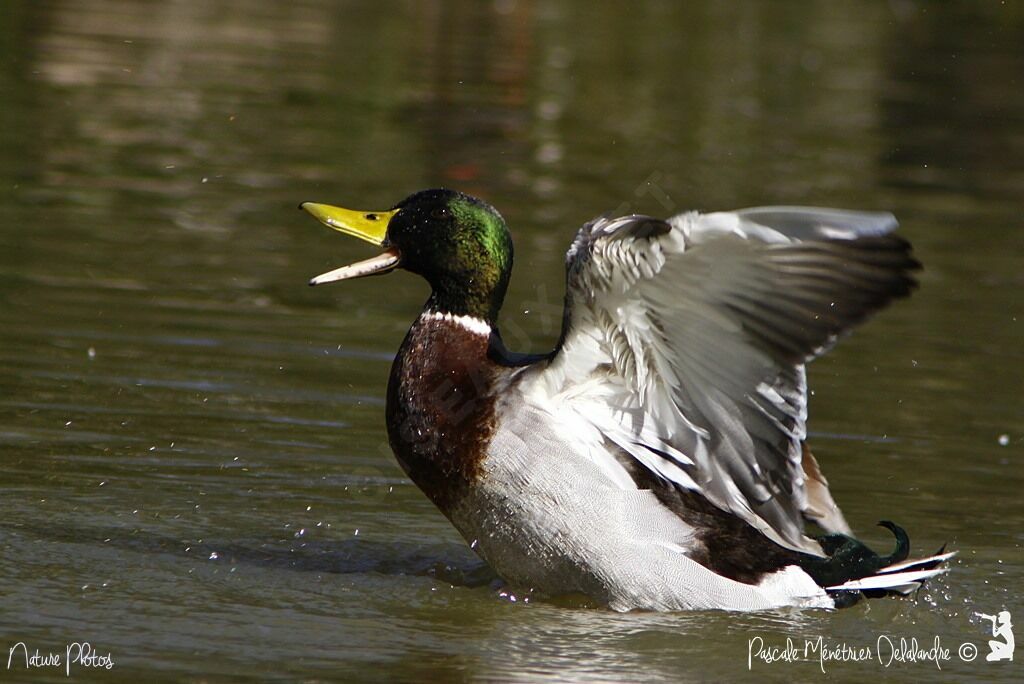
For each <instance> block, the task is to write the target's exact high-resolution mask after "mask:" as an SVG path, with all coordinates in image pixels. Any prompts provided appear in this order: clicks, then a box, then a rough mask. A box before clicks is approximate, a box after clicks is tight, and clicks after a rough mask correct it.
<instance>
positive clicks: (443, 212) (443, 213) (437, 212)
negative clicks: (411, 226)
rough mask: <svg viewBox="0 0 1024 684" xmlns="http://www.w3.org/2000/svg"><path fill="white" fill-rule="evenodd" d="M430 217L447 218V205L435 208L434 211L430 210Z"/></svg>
mask: <svg viewBox="0 0 1024 684" xmlns="http://www.w3.org/2000/svg"><path fill="white" fill-rule="evenodd" d="M430 218H435V219H446V218H448V208H447V207H438V208H437V209H434V210H433V211H432V212H430Z"/></svg>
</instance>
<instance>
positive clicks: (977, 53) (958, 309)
mask: <svg viewBox="0 0 1024 684" xmlns="http://www.w3.org/2000/svg"><path fill="white" fill-rule="evenodd" d="M1022 75H1024V11H1022V7H1021V6H1020V5H1019V4H1015V3H1007V4H1006V5H1002V4H997V3H961V4H953V5H940V4H936V3H925V4H919V3H916V2H910V1H908V0H901V1H900V2H892V3H874V4H867V3H864V4H861V3H857V4H838V3H826V2H822V3H812V4H797V3H787V4H781V3H779V4H772V5H768V4H760V3H740V4H725V3H714V2H689V3H685V4H683V3H678V4H676V3H654V4H649V5H648V4H644V5H626V4H624V3H623V4H594V3H589V2H567V3H554V4H551V3H543V4H541V3H538V4H532V3H524V2H511V1H505V0H501V1H499V2H494V3H477V2H468V1H467V2H462V3H458V2H456V3H426V2H424V3H419V2H406V3H380V4H377V5H374V4H369V3H345V4H335V3H330V2H326V1H323V2H322V1H319V0H310V1H306V2H301V3H275V2H258V1H256V0H253V1H241V2H231V3H224V4H218V3H200V2H162V3H128V2H125V3H121V2H112V1H109V0H97V1H92V2H89V3H80V2H40V3H37V2H28V1H26V2H6V3H4V4H3V7H2V8H0V656H2V658H0V679H2V680H3V681H8V680H10V681H42V680H51V681H58V680H59V681H67V678H66V677H65V676H64V672H63V670H57V669H56V668H42V667H41V668H33V669H32V670H26V669H25V668H24V664H23V662H21V664H20V665H19V661H18V660H17V658H16V659H15V661H14V663H13V664H12V666H11V668H10V669H8V668H6V667H5V666H6V665H7V659H8V658H7V656H8V655H9V649H10V648H12V647H13V646H14V645H15V644H16V643H18V642H24V643H25V644H26V645H27V647H28V648H29V649H30V650H33V651H34V650H35V649H39V651H40V652H41V653H43V654H45V653H47V652H58V653H61V654H64V650H65V647H66V645H67V644H69V643H73V642H81V641H89V642H90V643H91V644H92V645H93V647H94V648H95V649H96V650H97V651H98V652H100V653H102V654H107V653H109V654H110V655H111V657H112V658H113V660H114V664H115V665H114V667H113V669H111V670H109V671H106V670H104V671H95V670H86V669H84V668H77V669H73V670H72V677H73V678H75V679H78V680H84V679H87V678H88V679H89V680H95V679H117V680H122V681H136V680H138V679H139V677H141V676H143V675H145V676H146V677H148V678H149V679H151V680H162V679H200V680H205V681H220V680H222V679H227V678H232V677H242V678H245V677H267V678H277V679H280V680H284V681H290V680H300V679H301V680H306V681H317V680H335V679H340V680H355V679H391V680H408V681H447V680H460V681H461V680H471V681H478V680H484V681H507V680H537V681H637V680H641V681H700V680H706V679H712V680H727V681H742V680H751V681H755V680H756V681H764V680H765V679H769V680H771V679H788V680H794V679H795V680H817V679H820V678H822V677H823V676H824V675H822V674H821V672H820V670H819V666H818V664H817V663H808V662H804V663H786V662H780V663H774V664H770V665H769V664H764V663H759V662H758V661H756V660H755V662H754V663H753V666H752V669H751V670H749V671H748V667H747V654H748V646H749V644H750V641H751V640H752V639H756V638H758V637H760V638H762V639H763V640H764V641H765V642H766V644H767V645H774V646H782V645H784V643H785V639H786V638H787V637H792V638H793V639H794V640H796V641H797V643H798V644H800V645H801V646H802V644H803V640H804V639H805V638H809V639H814V638H817V637H818V636H821V637H823V639H824V641H825V642H826V643H827V644H831V645H832V646H837V645H839V644H841V643H846V644H848V645H850V646H852V647H858V648H860V647H865V646H870V647H872V649H875V647H876V644H877V641H876V640H877V638H878V637H879V635H888V636H890V637H892V638H894V640H896V641H898V639H899V638H900V637H905V638H907V639H910V638H912V637H916V638H917V639H918V640H919V641H920V642H921V643H922V644H924V645H926V646H929V647H930V646H931V644H932V642H933V641H934V639H935V637H936V636H938V637H939V638H940V639H941V642H942V645H943V647H944V648H948V649H950V653H949V655H950V660H948V661H944V662H943V663H942V669H941V671H940V670H937V669H936V667H935V665H934V664H933V663H930V662H929V663H916V664H915V663H910V664H897V663H894V664H892V665H891V666H890V667H888V668H886V667H883V666H882V665H880V664H879V663H878V662H877V661H871V662H832V663H828V664H826V669H827V671H828V675H829V676H830V678H838V679H841V680H853V681H862V680H865V679H867V678H869V677H872V678H874V677H885V678H894V679H903V680H908V681H910V680H913V681H919V680H920V679H923V678H941V679H943V680H965V681H973V680H993V681H1020V680H1021V678H1022V670H1021V665H1020V663H1019V661H1020V660H1021V659H1022V658H1024V655H1022V654H1020V653H1018V658H1017V661H1018V662H1015V663H1007V662H1001V663H988V662H985V658H984V656H985V654H986V653H987V652H988V648H987V645H986V642H987V640H988V638H989V636H988V634H987V633H986V628H987V624H986V623H984V622H983V621H981V620H980V619H979V618H977V617H975V616H974V615H973V614H974V613H975V612H985V613H991V614H994V613H996V612H998V611H999V610H1001V609H1007V610H1010V611H1011V612H1012V613H1013V615H1014V617H1015V618H1016V619H1017V621H1018V622H1019V623H1020V624H1024V601H1022V600H1021V596H1020V593H1019V590H1020V587H1021V586H1022V580H1024V554H1022V552H1021V546H1022V543H1024V531H1022V527H1024V504H1022V503H1021V496H1020V493H1021V490H1022V486H1024V467H1022V463H1021V459H1022V455H1024V303H1022V293H1024V268H1022V267H1024V201H1022V197H1024V78H1022ZM437 185H448V186H452V187H457V188H459V189H461V190H464V191H467V192H470V193H474V194H479V195H481V196H483V197H485V198H487V199H488V200H489V201H491V202H492V203H493V204H495V205H496V206H497V207H498V208H499V209H500V210H501V211H502V213H503V214H504V216H505V218H506V219H507V220H508V222H509V224H510V226H511V227H512V231H513V234H514V238H515V242H516V248H517V257H516V264H517V267H516V270H515V273H514V276H513V282H512V287H511V291H510V294H509V298H508V300H507V303H506V307H505V310H504V312H503V317H502V327H503V332H504V336H505V338H506V341H507V342H508V343H509V345H510V346H512V347H513V348H517V349H519V350H523V351H526V350H532V351H544V350H547V349H549V348H550V347H551V345H552V344H553V343H554V341H555V339H556V337H557V327H558V325H559V323H560V316H561V304H560V302H561V297H562V290H561V283H562V278H563V275H562V269H563V266H562V262H563V254H564V251H565V249H566V247H567V246H568V244H569V241H570V240H571V238H572V235H573V234H574V231H575V229H576V228H577V227H578V226H579V225H580V224H581V223H583V222H584V221H586V220H588V219H590V218H592V217H593V216H594V215H596V214H599V213H603V212H606V211H613V210H620V211H624V210H638V211H644V212H648V213H653V214H658V215H669V214H672V213H675V212H679V211H682V210H684V209H689V208H695V209H729V208H736V207H741V206H748V205H756V204H818V205H833V206H844V207H851V208H863V209H888V210H891V211H893V212H895V213H896V215H897V216H898V217H899V218H900V220H901V222H902V228H901V230H902V233H903V235H905V236H906V237H908V238H909V239H911V240H912V241H913V242H914V244H915V246H916V251H917V255H918V257H919V258H920V259H921V261H922V262H923V263H924V264H925V270H924V271H923V273H922V274H921V288H920V290H919V291H918V292H917V293H916V294H915V295H914V296H913V297H912V298H911V299H910V300H908V301H904V302H900V303H898V304H897V305H896V306H895V307H893V308H892V309H891V310H889V311H886V312H885V313H884V314H882V315H880V316H879V317H877V318H876V319H874V320H873V321H871V322H870V323H869V324H868V325H867V326H866V327H864V328H863V329H861V330H860V331H858V333H857V334H856V335H854V336H853V337H852V338H850V339H848V340H846V341H845V342H844V343H843V344H841V345H840V346H839V347H838V349H837V350H836V351H835V352H833V353H832V354H830V355H829V356H828V357H826V358H824V359H822V360H820V361H818V362H816V363H815V364H814V365H813V366H812V368H811V373H810V375H811V387H812V390H813V391H814V396H813V398H812V404H811V420H810V428H811V430H812V431H813V441H812V444H813V445H814V448H815V453H816V454H817V456H818V459H819V461H820V462H821V463H822V466H823V468H824V469H825V472H826V474H827V475H828V476H829V479H830V481H831V483H832V490H833V493H834V494H835V496H836V498H837V500H838V501H839V503H840V504H841V505H842V506H843V508H844V510H845V512H846V516H847V518H848V519H849V520H850V522H851V524H852V525H853V526H854V528H855V529H856V530H857V532H858V533H859V534H861V535H862V536H863V538H864V539H866V540H867V541H868V542H869V543H872V544H876V545H878V546H879V547H885V546H887V545H888V544H889V543H890V540H889V539H888V538H887V537H888V535H887V533H886V532H884V530H880V529H879V528H875V527H874V523H875V521H877V520H878V519H881V518H886V519H892V520H896V521H898V522H899V523H901V524H902V525H904V526H905V527H906V528H907V529H908V530H909V531H910V533H911V536H912V539H913V540H914V543H915V550H916V551H921V552H926V551H931V550H933V549H935V548H937V547H939V546H941V545H942V544H943V543H949V544H950V547H951V548H955V549H957V550H959V551H960V556H959V558H958V560H957V561H956V562H955V563H953V570H952V572H951V573H950V574H949V575H948V576H946V577H944V578H942V579H940V580H939V581H936V582H933V583H932V584H931V585H930V586H928V587H927V588H926V589H925V590H924V591H922V592H921V593H920V594H918V595H917V596H916V597H915V598H913V599H909V600H901V601H897V600H891V601H874V602H870V603H865V604H861V605H859V606H857V607H855V608H852V609H849V610H845V611H841V612H835V613H825V612H805V613H795V612H793V613H790V612H783V613H771V614H761V615H732V614H721V613H710V614H665V615H658V614H626V615H620V614H614V613H610V612H607V611H604V610H597V609H590V608H585V607H572V606H565V605H560V604H552V603H546V602H538V601H532V602H529V603H526V602H524V601H523V600H522V597H520V598H519V600H516V601H512V600H511V598H510V597H508V596H503V595H502V592H501V591H500V590H499V589H498V588H496V585H494V584H493V583H492V580H493V579H494V578H493V577H491V576H490V575H489V573H488V572H487V570H486V568H484V567H482V565H481V563H480V562H479V561H478V560H476V558H475V556H474V555H473V554H472V552H471V551H469V550H468V549H467V548H466V547H465V545H464V544H463V543H462V541H461V539H460V538H459V537H458V536H457V535H456V533H455V532H454V531H453V530H452V528H451V527H450V526H449V525H448V523H447V522H446V521H445V519H444V518H443V517H442V516H441V515H440V514H439V513H437V512H436V511H435V510H434V509H433V507H432V506H431V505H430V503H429V502H428V501H427V500H426V499H425V498H424V497H423V496H422V495H421V494H420V493H419V491H418V490H417V489H416V488H415V487H414V486H412V485H411V484H410V483H409V482H407V481H406V479H405V477H404V476H403V474H402V473H401V471H400V470H399V468H398V467H397V465H396V464H395V463H394V461H393V459H392V457H391V456H390V453H389V451H388V448H387V444H386V439H385V435H384V427H383V397H384V388H385V382H386V379H387V374H388V369H389V365H390V360H391V355H392V354H393V353H394V350H395V349H397V347H398V344H399V343H400V341H401V339H402V336H403V335H404V332H405V329H406V328H407V326H408V324H409V323H410V322H411V321H412V319H413V318H414V317H415V315H416V314H417V313H418V311H419V307H420V305H421V303H422V301H423V300H424V298H425V296H426V289H425V285H424V284H423V283H422V282H419V281H418V280H416V279H415V278H414V277H413V276H410V275H408V274H398V275H392V276H389V277H387V278H386V279H385V278H377V279H369V280H367V281H359V282H354V283H346V284H340V285H335V286H332V287H325V288H317V289H312V290H311V289H310V288H307V287H306V286H305V282H306V280H307V279H308V278H309V277H310V276H312V275H315V274H317V273H319V272H322V271H325V270H328V269H331V268H334V267H336V266H340V265H342V264H344V263H347V262H349V261H352V260H355V259H358V258H363V257H366V256H369V255H370V254H372V253H373V250H372V248H368V247H367V246H365V245H363V246H361V245H360V244H359V243H357V242H355V241H353V240H349V239H345V238H342V237H340V236H338V235H336V234H333V233H331V232H330V231H327V230H325V229H323V228H322V227H320V226H318V225H317V224H316V223H315V222H314V221H313V220H312V219H310V218H309V217H308V216H305V215H303V214H302V213H300V212H298V211H296V209H295V207H296V205H297V204H298V203H299V202H300V201H303V200H318V201H325V202H332V203H337V204H343V205H349V206H355V207H361V208H366V209H381V208H387V207H389V206H391V205H392V204H393V203H394V202H396V201H397V200H399V199H401V198H402V197H404V196H405V195H406V194H408V193H409V192H411V191H413V190H416V189H419V188H423V187H430V186H437ZM1020 631H1021V630H1019V629H1018V632H1020ZM964 642H972V643H974V644H976V645H977V646H978V647H979V649H980V653H981V655H980V657H979V658H978V659H977V660H976V661H974V662H972V663H965V662H963V661H962V659H961V658H960V657H959V655H958V648H959V646H960V645H961V644H962V643H964Z"/></svg>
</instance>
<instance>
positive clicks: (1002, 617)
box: [975, 610, 1015, 663]
mask: <svg viewBox="0 0 1024 684" xmlns="http://www.w3.org/2000/svg"><path fill="white" fill-rule="evenodd" d="M975 615H977V616H978V617H981V618H985V619H986V620H989V621H991V622H992V636H994V637H995V639H990V640H989V642H988V647H989V648H990V649H991V653H989V654H988V655H987V656H985V660H987V661H989V662H990V663H991V662H995V661H997V660H1013V649H1014V646H1015V643H1014V640H1013V624H1012V623H1011V622H1010V611H1008V610H1003V611H1000V612H999V615H986V614H985V613H975ZM1000 638H1001V639H1002V641H998V639H1000Z"/></svg>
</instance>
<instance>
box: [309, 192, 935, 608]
mask: <svg viewBox="0 0 1024 684" xmlns="http://www.w3.org/2000/svg"><path fill="white" fill-rule="evenodd" d="M302 208H303V209H305V210H306V211H308V212H309V213H310V214H312V215H313V216H315V217H316V218H317V219H319V220H320V221H321V222H323V223H325V224H326V225H328V226H329V227H331V228H334V229H335V230H338V231H341V232H343V233H347V234H349V235H354V236H356V237H358V238H361V239H363V240H366V241H368V242H372V243H373V244H375V245H378V246H380V247H383V248H384V252H383V253H382V254H381V255H379V256H377V257H374V258H371V259H368V260H366V261H361V262H359V263H356V264H352V265H351V266H345V267H343V268H339V269H336V270H334V271H330V272H329V273H324V274H323V275H320V276H317V277H316V278H313V280H312V281H310V284H311V285H318V284H321V283H327V282H332V281H336V280H344V279H346V278H357V277H361V276H366V275H372V274H378V273H385V272H387V271H391V270H394V269H396V268H404V269H406V270H408V271H412V272H413V273H417V274H419V275H421V276H423V277H424V278H426V280H427V282H429V283H430V285H431V287H432V292H431V294H430V298H429V299H428V300H427V303H426V305H425V306H424V307H423V311H422V313H421V314H420V316H419V318H418V319H417V320H416V322H415V323H413V324H412V327H411V328H410V329H409V333H408V335H406V337H405V341H404V342H403V343H402V347H401V349H400V350H399V352H398V356H397V358H396V359H395V362H394V366H393V367H392V369H391V379H390V381H389V383H388V393H387V428H388V437H389V439H390V442H391V448H392V450H393V451H394V452H395V456H396V457H397V459H398V462H399V463H400V464H401V466H402V468H403V469H404V470H405V472H406V473H408V475H409V477H410V478H412V480H413V482H415V483H416V484H417V485H418V486H419V487H420V489H422V490H423V492H424V493H426V495H427V496H428V497H430V499H431V500H432V501H433V502H434V504H436V505H437V507H438V508H440V509H441V512H442V513H444V514H445V515H446V516H447V517H448V519H449V520H451V522H452V524H454V525H455V527H456V528H457V529H458V530H459V532H460V533H461V534H462V536H463V537H465V539H466V540H467V541H468V542H469V544H470V546H471V547H472V548H473V549H475V550H476V552H477V553H479V554H480V555H481V556H482V557H483V558H484V560H486V561H487V562H488V563H489V564H490V565H491V567H492V568H493V569H494V570H495V571H496V572H497V573H498V574H499V575H500V576H501V577H502V578H504V579H505V580H506V581H507V582H509V583H511V584H512V585H513V586H516V587H520V588H522V589H529V590H533V591H536V592H538V593H540V594H543V595H548V596H553V595H559V594H568V593H581V594H585V595H587V596H589V597H591V598H592V599H593V600H595V601H599V602H601V603H602V604H605V605H608V606H609V607H611V608H613V609H615V610H631V609H653V610H680V609H707V608H719V609H729V610H758V609H766V608H773V607H778V606H790V605H794V606H816V607H835V606H836V605H844V604H847V603H850V602H851V601H852V600H853V599H855V598H859V597H860V596H861V595H865V594H866V595H877V594H883V593H888V592H890V591H895V592H899V593H909V592H911V591H912V590H914V589H916V588H917V587H919V586H920V584H921V582H922V581H923V580H925V579H926V578H928V577H931V576H933V575H935V574H938V573H939V572H942V569H941V568H939V567H937V566H939V565H940V564H941V563H942V561H944V560H946V559H948V558H949V557H950V556H951V555H952V554H949V553H946V554H943V553H941V550H940V552H939V553H938V554H936V555H933V556H930V557H928V558H923V559H920V560H916V561H909V562H908V561H906V557H907V553H908V550H909V542H908V540H907V536H906V534H905V533H904V532H903V530H902V529H900V528H898V527H897V526H895V525H893V524H892V523H888V522H885V523H880V524H882V525H884V526H886V527H888V528H889V529H890V530H892V531H893V533H894V534H895V536H896V539H897V545H896V550H895V552H894V553H893V554H891V555H889V556H879V555H878V554H876V553H874V552H873V551H871V550H870V549H868V548H867V547H866V546H865V545H864V544H862V543H861V542H859V541H857V540H856V539H854V538H853V537H851V536H849V535H850V528H849V526H848V525H847V524H846V520H845V519H844V518H843V515H842V513H841V512H840V510H839V508H838V507H837V506H836V504H835V502H834V501H833V500H832V496H831V494H830V493H829V490H828V483H827V482H826V480H825V478H824V477H823V476H822V474H821V471H820V469H819V468H818V464H817V462H816V461H815V459H814V457H813V456H812V455H811V452H810V450H809V449H808V447H807V444H806V442H805V441H804V440H805V437H806V430H805V422H806V418H807V386H806V375H805V371H804V364H805V363H806V362H807V361H810V360H811V359H813V358H815V357H816V356H818V355H819V354H821V353H823V352H824V351H825V350H826V349H828V348H829V347H830V346H831V345H832V344H833V343H834V342H835V341H836V340H837V338H838V337H840V336H841V335H843V334H844V333H846V332H847V331H848V330H849V329H850V328H852V327H853V326H854V325H856V324H857V323H859V322H860V321H862V320H863V319H864V318H865V317H867V316H868V315H869V314H871V313H872V312H874V311H876V310H878V309H880V308H881V307H883V306H885V305H886V304H887V303H888V302H889V301H890V300H891V299H893V298H896V297H904V296H906V295H907V294H908V293H909V292H910V291H911V289H912V288H913V287H914V286H915V284H916V283H915V281H914V279H913V278H912V277H911V272H912V271H913V270H915V269H917V268H918V267H919V264H918V263H917V262H916V261H915V260H914V258H913V257H912V256H911V254H910V245H909V243H907V242H906V241H905V240H903V239H902V238H899V237H896V236H893V235H891V234H890V233H891V232H892V230H893V229H894V228H895V227H896V221H895V219H894V218H893V216H892V215H891V214H886V213H862V212H852V211H841V210H835V209H812V208H802V207H762V208H757V209H743V210H740V211H734V212H721V213H712V214H698V213H696V212H691V213H686V214H681V215H679V216H675V217H673V218H670V219H668V220H661V219H656V218H652V217H650V216H637V215H634V216H623V217H619V218H599V219H595V220H594V221H591V222H590V223H587V224H586V225H585V226H583V228H581V229H580V231H579V233H578V234H577V236H576V239H575V240H574V241H573V243H572V246H571V247H570V248H569V252H568V254H567V255H566V266H567V284H566V300H565V315H564V321H563V326H562V335H561V340H560V341H559V343H558V346H557V347H556V348H555V350H554V351H552V352H551V353H549V354H544V355H537V356H527V355H518V354H513V353H511V352H509V351H508V350H506V349H505V347H504V345H503V344H502V341H501V336H500V335H499V334H498V329H497V326H496V323H497V320H498V311H499V310H500V308H501V304H502V301H503V299H504V297H505V290H506V288H507V286H508V282H509V275H510V274H511V271H512V239H511V237H510V236H509V232H508V229H507V228H506V226H505V222H504V220H503V219H502V218H501V216H500V215H499V214H498V212H497V211H496V210H495V209H494V208H493V207H491V206H490V205H488V204H487V203H485V202H483V201H481V200H479V199H476V198H473V197H469V196H467V195H464V194H461V193H458V192H454V191H451V190H424V191H422V192H418V193H416V194H414V195H412V196H410V197H407V198H406V199H404V200H402V201H401V202H399V203H398V204H397V205H395V207H394V208H393V209H391V210H389V211H376V212H361V211H352V210H348V209H341V208H338V207H333V206H329V205H324V204H314V203H310V202H307V203H304V204H303V205H302ZM807 522H813V523H815V524H816V525H817V526H819V527H820V528H821V529H822V530H824V531H825V534H824V535H822V536H817V537H812V536H809V534H808V533H807V532H806V531H805V523H807Z"/></svg>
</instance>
